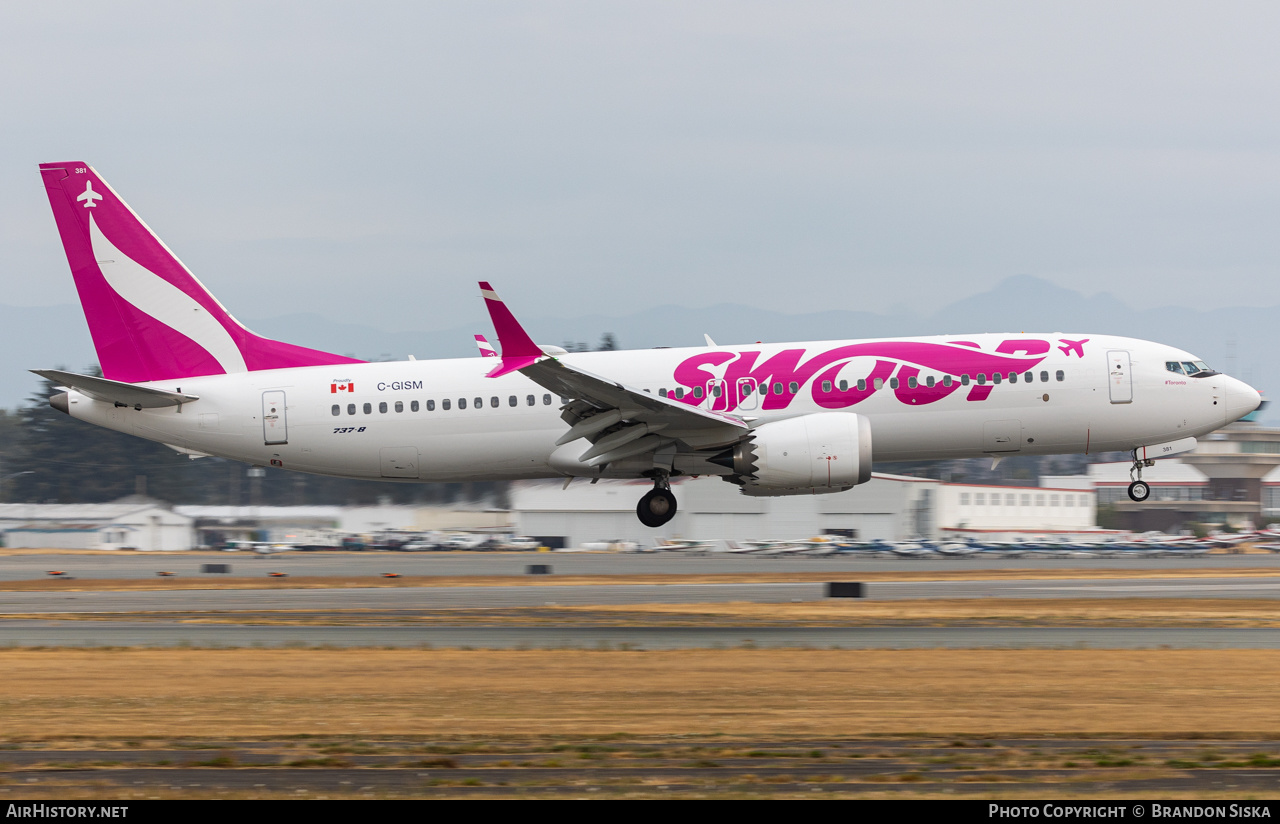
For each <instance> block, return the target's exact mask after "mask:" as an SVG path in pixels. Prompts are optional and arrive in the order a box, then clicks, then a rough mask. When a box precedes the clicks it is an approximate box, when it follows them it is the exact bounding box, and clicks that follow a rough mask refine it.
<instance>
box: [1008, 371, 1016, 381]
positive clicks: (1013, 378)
mask: <svg viewBox="0 0 1280 824" xmlns="http://www.w3.org/2000/svg"><path fill="white" fill-rule="evenodd" d="M1017 382H1018V373H1017V372H1010V373H1009V383H1017Z"/></svg>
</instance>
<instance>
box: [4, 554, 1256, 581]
mask: <svg viewBox="0 0 1280 824" xmlns="http://www.w3.org/2000/svg"><path fill="white" fill-rule="evenodd" d="M209 563H219V564H229V565H230V566H231V572H230V573H229V574H228V575H218V576H217V577H218V578H239V577H246V578H260V577H262V576H264V575H265V574H266V573H267V571H269V570H275V569H279V570H280V571H283V572H288V573H289V574H290V575H293V576H303V575H308V576H310V575H317V576H330V575H331V576H343V577H350V576H360V575H369V576H377V575H381V574H382V573H384V572H398V573H400V574H401V575H450V576H454V575H523V574H524V573H525V569H526V567H527V566H528V565H530V564H550V565H551V566H552V568H553V570H554V572H555V574H557V575H682V574H683V575H707V574H717V573H719V574H725V573H748V572H831V573H841V574H851V573H856V572H860V571H863V572H894V571H899V570H913V571H933V570H965V571H974V570H984V569H991V570H1011V569H1018V570H1061V569H1101V570H1118V569H1143V570H1161V569H1187V568H1190V567H1196V568H1207V569H1221V570H1224V571H1226V570H1231V569H1241V568H1249V569H1273V570H1275V572H1276V574H1277V575H1280V555H1272V554H1268V555H1205V556H1202V557H1199V558H1003V559H999V558H994V559H993V558H931V559H923V560H916V559H911V558H858V557H837V558H813V557H805V556H786V555H781V556H759V555H755V556H753V555H745V556H744V555H729V554H726V553H720V554H717V555H684V554H678V553H665V554H656V553H655V554H622V553H573V552H568V553H559V552H521V553H506V552H503V553H446V552H431V553H412V552H340V553H328V552H286V553H281V554H278V555H270V556H257V555H254V554H252V553H248V552H199V553H195V552H174V553H162V552H157V553H151V554H147V555H142V554H130V555H113V554H110V553H102V554H95V555H68V554H62V555H59V554H49V555H0V581H23V580H31V579H35V578H43V577H45V576H46V574H47V572H48V571H49V570H55V569H56V570H63V571H65V572H67V573H68V574H70V575H73V576H75V577H77V578H81V579H98V578H116V579H119V578H154V577H155V575H156V573H157V572H159V571H161V570H164V571H169V572H174V573H177V575H178V576H179V577H183V578H186V577H202V575H201V572H200V566H201V565H202V564H209ZM204 577H212V576H204ZM837 580H838V579H837Z"/></svg>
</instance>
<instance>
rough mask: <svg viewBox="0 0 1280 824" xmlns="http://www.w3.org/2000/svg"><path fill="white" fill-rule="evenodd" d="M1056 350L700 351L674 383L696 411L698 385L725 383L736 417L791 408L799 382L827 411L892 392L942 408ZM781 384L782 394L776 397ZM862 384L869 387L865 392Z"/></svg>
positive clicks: (724, 397) (983, 392) (1040, 343)
mask: <svg viewBox="0 0 1280 824" xmlns="http://www.w3.org/2000/svg"><path fill="white" fill-rule="evenodd" d="M1064 342H1065V341H1064ZM1084 342H1085V341H1080V342H1072V343H1073V345H1071V346H1070V347H1069V348H1070V349H1073V350H1077V351H1078V353H1079V354H1080V356H1081V357H1083V356H1084V353H1083V348H1082V347H1083V344H1084ZM1050 348H1051V343H1050V342H1049V341H1047V340H1038V339H1025V338H1015V339H1011V340H1006V341H1003V342H1001V343H1000V345H999V346H997V347H996V349H995V352H984V351H983V350H982V348H981V347H980V346H979V345H978V344H977V343H974V342H972V341H949V342H947V343H923V342H915V341H879V342H877V341H868V342H866V343H852V344H848V345H845V346H838V347H835V348H834V349H827V350H824V351H819V352H817V353H811V352H810V350H807V349H784V350H783V351H781V352H778V353H777V354H774V355H771V356H769V357H768V358H766V359H765V360H763V361H762V360H760V356H761V353H760V352H752V351H746V352H714V351H711V352H699V353H698V354H697V355H694V356H692V357H690V358H687V359H686V360H684V361H683V362H682V363H681V364H680V365H679V366H677V367H676V369H675V372H674V373H673V377H674V378H675V381H676V383H677V384H679V385H681V386H683V387H685V389H684V392H683V395H684V397H683V398H680V399H678V400H679V401H680V402H682V403H687V404H690V405H691V406H696V405H698V404H700V403H701V402H702V397H701V395H702V391H700V392H699V393H698V397H694V394H693V389H694V388H695V387H701V388H702V390H703V391H706V389H707V386H708V384H710V383H712V382H713V381H723V384H722V386H723V390H722V391H721V392H720V394H719V397H715V398H714V404H713V405H712V406H711V407H710V408H711V409H712V410H713V411H716V412H732V411H734V410H736V409H738V408H739V407H740V406H742V405H743V403H744V400H745V399H747V398H751V401H752V402H753V403H754V402H756V398H757V397H759V399H760V400H759V401H758V402H759V408H761V409H765V410H770V409H786V408H787V407H788V406H790V405H791V402H792V400H794V399H795V398H796V397H798V396H799V392H791V391H790V386H791V384H793V383H794V384H797V385H798V386H799V387H801V391H804V389H803V387H805V386H806V385H809V384H810V382H812V385H811V386H809V389H808V391H809V392H810V393H811V394H812V397H813V400H814V402H815V403H817V404H818V406H821V407H823V408H825V409H844V408H846V407H849V406H853V405H855V404H858V403H861V402H862V401H864V400H866V399H867V398H869V397H871V396H872V395H874V394H875V393H876V392H879V391H882V390H885V389H887V390H888V391H891V392H893V393H894V396H895V397H897V399H898V400H899V401H900V402H902V403H904V404H909V405H912V406H920V405H923V404H930V403H936V402H938V401H940V400H942V399H943V398H945V397H947V396H949V395H951V394H952V393H953V392H955V391H957V390H959V389H960V388H961V387H962V386H963V387H964V388H965V389H966V390H967V392H968V395H967V396H966V398H965V399H966V400H969V401H984V400H986V399H987V398H988V397H989V396H990V395H991V391H992V390H993V389H994V388H995V385H994V384H993V383H989V382H988V381H991V379H992V378H993V376H994V375H996V374H1000V375H1003V376H1007V375H1008V374H1009V373H1011V372H1016V373H1019V375H1021V374H1022V373H1025V372H1029V371H1031V370H1032V369H1033V368H1035V367H1036V366H1037V365H1039V364H1040V363H1041V362H1042V361H1043V360H1044V359H1045V355H1046V353H1048V352H1049V350H1050ZM922 369H925V370H929V371H931V372H933V373H941V375H942V379H935V380H934V381H933V384H932V385H929V383H930V382H929V379H928V378H920V377H919V376H920V372H921V370H922ZM962 375H969V376H970V378H971V379H972V380H973V381H974V382H973V383H972V384H970V385H967V386H966V385H964V384H962V383H961V380H960V378H961V376H962ZM979 375H984V376H985V378H984V379H983V382H982V383H978V382H977V380H976V379H977V377H978V376H979ZM892 377H896V378H897V379H898V382H897V383H898V385H897V387H896V388H894V387H892V384H891V382H890V378H892ZM947 378H949V379H950V380H947ZM860 380H861V384H859V381H860ZM841 381H843V382H844V386H845V388H843V389H841V388H840V386H841ZM877 383H878V384H879V386H877ZM779 384H780V385H781V386H782V387H783V391H781V392H777V391H774V387H776V386H778V385H779ZM764 385H769V386H770V390H769V392H768V394H764V393H762V392H757V389H756V387H760V386H764ZM859 385H861V387H862V388H858V387H859ZM672 400H677V399H676V398H672ZM752 408H754V406H753V407H752Z"/></svg>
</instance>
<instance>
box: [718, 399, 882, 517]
mask: <svg viewBox="0 0 1280 824" xmlns="http://www.w3.org/2000/svg"><path fill="white" fill-rule="evenodd" d="M710 460H711V462H712V463H714V464H718V465H720V466H724V467H727V468H729V469H732V470H733V471H734V474H733V475H731V476H729V477H728V478H727V480H730V481H732V482H734V483H737V484H740V485H741V486H742V491H743V493H744V494H747V495H761V496H769V495H789V494H802V493H809V494H819V493H825V492H843V491H844V490H846V489H849V488H851V487H854V486H856V485H858V484H861V483H866V482H867V481H869V480H871V424H870V422H869V421H867V419H866V418H865V417H863V416H862V415H857V414H854V413H852V412H822V413H819V414H815V415H802V416H800V417H798V418H788V419H787V420H783V421H774V422H773V423H766V424H764V425H763V426H760V427H758V428H756V429H755V430H754V431H753V432H752V433H751V435H750V437H748V438H747V439H746V440H744V441H742V442H740V443H738V444H736V445H735V446H734V447H732V448H731V449H728V450H725V451H724V452H722V453H720V454H719V455H716V456H715V457H714V458H711V459H710Z"/></svg>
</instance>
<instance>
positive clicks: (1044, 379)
mask: <svg viewBox="0 0 1280 824" xmlns="http://www.w3.org/2000/svg"><path fill="white" fill-rule="evenodd" d="M1040 382H1041V383H1048V382H1049V373H1048V372H1041V373H1040Z"/></svg>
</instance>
